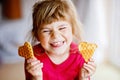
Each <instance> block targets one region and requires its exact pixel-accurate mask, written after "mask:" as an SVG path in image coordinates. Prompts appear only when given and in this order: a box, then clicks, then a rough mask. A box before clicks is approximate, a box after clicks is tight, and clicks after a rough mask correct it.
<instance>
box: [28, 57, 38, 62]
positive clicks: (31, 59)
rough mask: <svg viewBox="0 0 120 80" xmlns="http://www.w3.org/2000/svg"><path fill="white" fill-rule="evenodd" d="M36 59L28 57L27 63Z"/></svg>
mask: <svg viewBox="0 0 120 80" xmlns="http://www.w3.org/2000/svg"><path fill="white" fill-rule="evenodd" d="M36 60H37V59H36V58H30V59H28V60H27V63H31V62H33V61H36Z"/></svg>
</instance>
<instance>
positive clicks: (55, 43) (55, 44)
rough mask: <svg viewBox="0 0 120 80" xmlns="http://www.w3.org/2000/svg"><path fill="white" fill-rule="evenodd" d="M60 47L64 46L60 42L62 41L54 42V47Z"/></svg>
mask: <svg viewBox="0 0 120 80" xmlns="http://www.w3.org/2000/svg"><path fill="white" fill-rule="evenodd" d="M60 45H62V42H60V41H59V42H53V43H52V46H60Z"/></svg>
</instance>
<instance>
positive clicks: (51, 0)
mask: <svg viewBox="0 0 120 80" xmlns="http://www.w3.org/2000/svg"><path fill="white" fill-rule="evenodd" d="M32 18H33V29H32V35H33V41H35V39H37V38H38V29H39V28H40V26H42V25H43V24H49V23H52V22H54V21H57V20H68V21H70V23H71V25H72V33H73V36H74V38H75V40H78V41H81V40H82V37H81V31H82V30H81V24H80V22H79V20H78V16H77V12H76V8H75V6H74V4H73V3H72V1H71V0H41V1H38V2H37V3H35V5H34V6H33V15H32Z"/></svg>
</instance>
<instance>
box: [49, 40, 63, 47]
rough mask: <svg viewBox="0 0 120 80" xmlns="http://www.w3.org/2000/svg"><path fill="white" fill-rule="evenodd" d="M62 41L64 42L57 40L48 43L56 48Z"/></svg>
mask: <svg viewBox="0 0 120 80" xmlns="http://www.w3.org/2000/svg"><path fill="white" fill-rule="evenodd" d="M64 43H65V41H57V42H52V43H50V45H51V46H52V47H54V48H58V47H61V46H63V45H64Z"/></svg>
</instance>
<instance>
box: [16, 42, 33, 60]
mask: <svg viewBox="0 0 120 80" xmlns="http://www.w3.org/2000/svg"><path fill="white" fill-rule="evenodd" d="M18 54H19V55H20V56H22V57H24V58H25V59H29V58H34V54H33V49H32V46H31V44H30V43H29V42H25V43H24V45H23V46H20V47H19V48H18Z"/></svg>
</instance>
